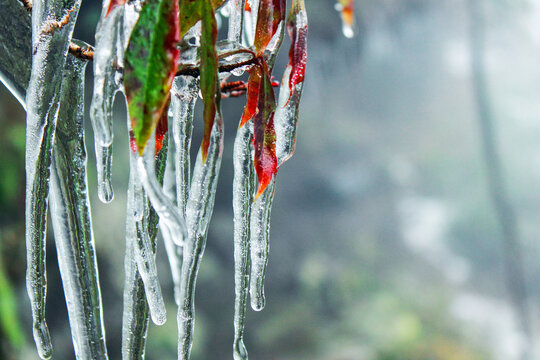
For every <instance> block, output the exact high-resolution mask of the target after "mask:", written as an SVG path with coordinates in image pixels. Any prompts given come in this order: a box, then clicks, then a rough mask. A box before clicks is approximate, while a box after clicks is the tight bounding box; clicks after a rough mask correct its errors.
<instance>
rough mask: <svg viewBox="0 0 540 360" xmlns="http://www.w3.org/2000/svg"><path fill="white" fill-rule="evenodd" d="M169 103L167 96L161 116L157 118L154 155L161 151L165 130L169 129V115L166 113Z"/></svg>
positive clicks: (165, 134)
mask: <svg viewBox="0 0 540 360" xmlns="http://www.w3.org/2000/svg"><path fill="white" fill-rule="evenodd" d="M170 103H171V99H170V97H169V98H168V100H167V103H166V104H165V110H164V111H163V112H162V113H161V117H160V118H159V122H158V124H157V126H156V156H157V154H159V152H160V151H161V148H162V147H163V141H164V140H165V137H166V136H167V132H168V131H169V115H168V114H167V109H168V108H169V105H170Z"/></svg>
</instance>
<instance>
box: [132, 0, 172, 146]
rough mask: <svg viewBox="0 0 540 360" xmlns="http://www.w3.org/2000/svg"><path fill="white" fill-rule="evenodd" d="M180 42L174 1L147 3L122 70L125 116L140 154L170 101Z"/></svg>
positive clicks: (134, 29)
mask: <svg viewBox="0 0 540 360" xmlns="http://www.w3.org/2000/svg"><path fill="white" fill-rule="evenodd" d="M179 40H180V37H179V21H178V2H177V0H147V1H146V2H145V3H144V6H143V8H142V10H141V13H140V15H139V20H138V21H137V23H136V24H135V27H134V28H133V32H132V33H131V38H130V39H129V44H128V47H127V50H126V54H125V67H124V87H125V90H126V98H127V102H128V112H129V117H130V120H131V127H132V130H133V136H134V138H135V143H136V145H137V150H138V152H139V154H142V153H143V151H144V147H145V145H146V142H147V141H148V139H149V138H150V135H151V134H152V132H153V131H154V129H155V127H156V125H157V123H158V121H159V119H160V117H161V114H162V112H163V110H164V108H165V105H166V103H167V101H168V99H169V96H170V95H169V90H170V88H171V85H172V81H173V79H174V76H175V74H176V68H177V64H178V58H179V56H180V53H179V51H178V49H177V44H178V42H179Z"/></svg>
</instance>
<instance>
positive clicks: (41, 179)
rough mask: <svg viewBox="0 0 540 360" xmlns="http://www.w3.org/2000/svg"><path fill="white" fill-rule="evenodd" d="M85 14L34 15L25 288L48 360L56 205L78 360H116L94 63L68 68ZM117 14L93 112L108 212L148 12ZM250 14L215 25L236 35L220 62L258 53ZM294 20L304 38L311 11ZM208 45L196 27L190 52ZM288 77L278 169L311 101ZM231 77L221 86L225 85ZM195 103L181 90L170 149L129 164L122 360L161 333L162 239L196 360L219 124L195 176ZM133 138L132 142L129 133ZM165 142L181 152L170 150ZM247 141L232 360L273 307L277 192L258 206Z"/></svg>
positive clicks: (103, 35) (238, 196) (60, 9)
mask: <svg viewBox="0 0 540 360" xmlns="http://www.w3.org/2000/svg"><path fill="white" fill-rule="evenodd" d="M80 1H81V0H65V1H53V0H41V1H34V7H33V12H32V49H33V56H32V66H31V76H30V81H29V84H28V87H27V92H26V109H27V142H26V173H27V196H26V224H27V225H26V243H27V257H28V259H27V260H28V268H27V288H28V294H29V297H30V300H31V306H32V317H33V333H34V338H35V342H36V346H37V349H38V353H39V356H40V357H41V358H42V359H47V358H50V357H51V355H52V346H51V340H50V336H49V332H48V329H47V324H46V321H45V298H46V289H47V286H46V272H45V232H46V212H47V205H48V200H50V205H51V209H50V211H51V219H52V223H53V224H52V225H53V229H54V233H55V240H56V246H57V249H58V262H59V265H60V271H61V276H62V281H63V286H64V292H65V296H66V302H67V306H68V313H69V321H70V326H71V332H72V338H73V342H74V347H75V353H76V357H77V359H107V358H108V355H107V350H106V344H105V336H104V328H103V321H102V317H103V314H102V306H101V295H100V288H99V277H98V272H97V266H96V259H95V248H94V238H93V232H92V224H91V213H90V205H89V200H88V191H87V178H86V149H85V144H84V124H83V121H84V119H83V115H84V104H83V98H84V93H83V92H84V71H85V67H86V65H87V61H86V60H84V59H80V58H76V57H74V56H72V55H68V46H69V43H70V41H71V35H72V32H73V27H74V24H75V21H76V18H77V12H78V9H79V6H80ZM110 1H111V0H105V1H104V4H103V10H102V15H101V20H100V22H99V24H98V29H97V32H96V44H95V53H94V59H93V66H94V94H93V97H92V104H91V109H90V117H91V120H92V126H93V130H94V138H95V152H96V158H97V170H98V171H97V174H98V195H99V198H100V200H101V201H103V202H105V203H108V202H110V201H112V199H113V189H112V186H111V165H112V144H113V126H112V119H113V116H112V105H113V100H114V96H115V94H116V93H117V92H123V91H124V89H123V84H122V65H123V54H124V50H125V48H126V46H127V43H128V40H129V36H130V32H131V29H132V28H133V26H134V24H135V23H136V21H137V17H138V13H139V11H140V9H141V1H140V0H132V1H128V2H127V3H126V4H124V5H120V6H116V7H114V8H113V9H112V10H111V11H110V13H108V11H109V3H110ZM248 1H249V0H248ZM298 1H301V0H298ZM249 5H250V6H249V7H247V8H251V9H258V0H251V1H249ZM245 9H246V7H245V0H229V1H228V3H226V4H225V6H223V7H222V9H221V10H220V14H219V15H218V16H224V17H228V24H229V29H228V39H227V40H225V41H222V42H220V43H219V44H218V53H225V52H231V53H234V51H231V50H235V49H238V48H245V47H249V46H251V45H253V40H254V36H255V24H256V21H257V19H256V18H257V12H256V11H247V10H245ZM298 16H299V17H300V19H299V20H298V22H297V23H298V24H297V26H302V27H305V26H307V17H306V14H305V11H302V12H301V13H300V14H298ZM58 24H60V26H57V25H58ZM284 31H285V24H282V26H281V29H280V31H278V33H277V34H276V35H275V39H274V40H273V41H272V42H271V46H269V48H268V50H267V51H268V54H267V55H268V58H267V59H268V63H269V64H270V66H272V65H273V63H274V61H275V57H276V55H277V52H278V50H279V47H280V45H281V42H282V39H283V34H284ZM199 36H200V28H199V27H197V26H195V27H194V28H193V29H192V30H191V31H190V32H189V33H188V35H186V37H190V38H192V40H193V41H191V43H195V45H185V46H191V47H192V49H191V50H193V49H195V48H196V45H197V44H198V37H199ZM186 44H187V42H186ZM80 45H82V46H84V44H80ZM184 50H185V51H183V53H182V57H181V60H180V61H181V62H182V63H181V64H180V65H181V66H182V65H186V64H193V63H194V62H196V51H190V50H189V49H184ZM236 53H237V55H234V56H229V57H224V59H222V60H223V61H224V62H226V63H227V64H231V63H234V62H242V61H245V60H246V58H245V56H246V54H245V52H244V53H242V52H236ZM244 70H245V69H235V70H234V71H233V72H232V75H236V76H239V75H241V73H242V72H243V71H244ZM291 71H292V68H291V66H290V65H289V66H287V68H286V70H285V73H284V75H283V81H282V82H281V86H280V89H279V98H278V106H277V109H276V113H275V118H274V121H275V129H276V153H277V158H278V164H279V165H281V164H282V163H283V162H284V161H286V160H287V159H288V158H289V157H290V156H291V155H292V153H293V151H294V146H295V140H296V125H297V117H298V105H299V101H300V96H301V92H302V87H303V82H300V83H299V84H295V86H293V88H292V90H291V89H290V88H289V75H290V73H291ZM230 75H231V74H228V73H222V74H220V76H221V78H222V79H225V78H227V77H228V76H230ZM198 97H199V84H198V78H197V77H193V76H188V75H185V76H184V75H182V76H177V77H176V78H175V80H174V83H173V87H172V90H171V103H170V107H169V110H168V117H169V130H170V131H168V134H167V135H166V136H165V137H164V139H162V145H160V146H157V145H156V143H158V142H159V143H160V144H161V139H159V141H157V140H156V136H152V137H151V141H150V142H149V143H148V144H147V145H146V150H145V153H144V154H143V155H142V156H139V155H138V153H137V152H134V151H132V150H130V153H131V157H130V175H129V189H128V204H127V215H126V254H125V287H124V307H123V308H124V310H123V325H122V327H123V328H122V358H123V359H125V360H127V359H142V358H144V352H145V342H146V333H147V329H148V322H149V318H151V319H152V321H153V322H154V323H155V324H157V325H161V324H163V323H164V322H165V321H166V310H165V304H164V301H163V296H162V293H161V287H160V282H159V280H158V276H157V269H156V259H155V250H156V238H157V234H158V229H159V230H160V233H161V235H162V237H163V240H164V242H165V248H166V251H167V254H168V258H169V261H170V267H171V271H172V277H173V281H174V286H175V289H174V295H175V301H176V304H177V305H178V314H177V322H178V336H179V339H178V358H179V359H184V360H185V359H189V356H190V350H191V345H192V339H193V329H194V294H195V285H196V279H197V272H198V269H199V265H200V262H201V259H202V256H203V253H204V249H205V245H206V237H207V233H208V226H209V222H210V218H211V216H212V211H213V206H214V199H215V193H216V187H217V181H218V174H219V169H220V164H221V155H222V147H223V119H222V118H221V112H220V111H217V115H216V117H217V118H216V121H215V124H216V126H214V127H213V130H212V134H211V138H210V146H209V149H208V156H207V159H206V161H203V160H202V155H201V152H200V151H199V154H198V155H197V158H196V160H195V164H194V167H193V170H192V166H191V159H190V147H191V135H192V130H193V116H194V109H195V103H196V101H197V99H198ZM127 124H128V125H127V126H128V132H131V131H130V130H129V127H130V122H129V121H127ZM169 139H172V140H173V141H172V142H170V143H169ZM252 139H253V128H252V126H250V123H248V124H245V125H244V126H242V127H240V128H239V129H238V132H237V135H236V139H235V142H234V183H233V208H234V262H235V294H236V300H235V311H234V345H233V356H234V359H235V360H238V359H247V351H246V349H245V346H244V344H243V337H244V318H245V311H246V302H247V297H248V289H249V295H250V299H251V307H252V308H253V309H254V310H255V311H260V310H262V309H263V308H264V306H265V296H264V288H263V286H264V285H263V283H264V275H265V271H266V264H267V261H268V248H269V247H268V241H269V229H270V211H271V206H272V200H273V196H274V189H275V178H274V179H273V180H272V182H271V184H270V185H269V186H268V187H267V188H266V190H265V191H264V193H263V194H262V195H261V196H259V197H258V198H257V199H256V200H254V192H255V190H256V186H255V184H256V179H255V177H256V175H255V172H254V167H253V151H254V150H253V144H252ZM45 179H50V182H49V181H45Z"/></svg>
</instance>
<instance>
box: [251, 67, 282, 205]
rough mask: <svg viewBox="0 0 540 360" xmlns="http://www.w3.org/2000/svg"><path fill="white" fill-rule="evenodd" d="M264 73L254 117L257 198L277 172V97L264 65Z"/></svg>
mask: <svg viewBox="0 0 540 360" xmlns="http://www.w3.org/2000/svg"><path fill="white" fill-rule="evenodd" d="M262 74H263V76H262V81H261V84H260V87H259V98H258V101H257V113H256V114H255V116H254V117H253V128H254V131H253V133H254V135H253V144H254V147H255V161H254V163H255V171H256V172H257V180H258V183H259V187H258V189H257V195H256V198H257V197H258V196H259V195H261V194H262V192H263V191H264V189H266V186H268V184H269V183H270V181H271V180H272V176H273V175H274V174H275V173H276V172H277V158H276V131H275V129H274V111H275V109H276V99H275V97H274V89H273V88H272V82H271V81H270V75H269V74H268V70H267V69H266V67H265V66H263V71H262Z"/></svg>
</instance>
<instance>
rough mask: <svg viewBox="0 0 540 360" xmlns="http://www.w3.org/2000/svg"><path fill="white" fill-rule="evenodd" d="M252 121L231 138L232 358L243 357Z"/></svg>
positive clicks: (245, 352) (244, 350) (253, 187)
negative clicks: (232, 244)
mask: <svg viewBox="0 0 540 360" xmlns="http://www.w3.org/2000/svg"><path fill="white" fill-rule="evenodd" d="M252 140H253V122H252V121H251V120H250V121H248V122H247V123H246V124H244V126H242V127H240V128H239V129H238V131H237V133H236V138H235V140H234V150H233V159H234V160H233V161H234V179H233V212H234V293H235V300H234V343H233V357H234V360H246V359H247V357H248V356H247V350H246V347H245V346H244V324H245V316H246V301H247V295H248V287H249V237H250V225H249V224H250V217H251V204H252V202H253V191H254V189H255V179H254V174H253V158H252V155H251V152H252V146H251V141H252Z"/></svg>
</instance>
